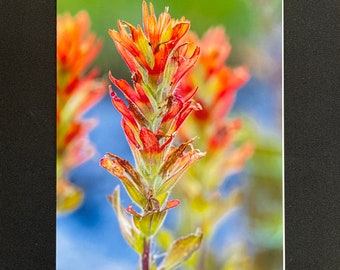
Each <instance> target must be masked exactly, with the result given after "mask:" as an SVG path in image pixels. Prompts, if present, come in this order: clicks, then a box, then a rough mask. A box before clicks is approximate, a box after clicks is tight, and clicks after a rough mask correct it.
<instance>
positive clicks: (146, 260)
mask: <svg viewBox="0 0 340 270" xmlns="http://www.w3.org/2000/svg"><path fill="white" fill-rule="evenodd" d="M150 244H151V239H150V238H148V237H145V238H144V250H143V254H142V258H141V260H142V270H149V267H150Z"/></svg>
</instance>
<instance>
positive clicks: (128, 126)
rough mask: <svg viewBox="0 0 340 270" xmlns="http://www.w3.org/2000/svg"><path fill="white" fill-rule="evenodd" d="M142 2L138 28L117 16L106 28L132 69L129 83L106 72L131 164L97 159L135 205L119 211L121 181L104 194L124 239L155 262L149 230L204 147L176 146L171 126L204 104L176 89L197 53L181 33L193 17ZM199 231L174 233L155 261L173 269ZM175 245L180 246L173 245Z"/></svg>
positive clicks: (145, 263)
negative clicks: (174, 14)
mask: <svg viewBox="0 0 340 270" xmlns="http://www.w3.org/2000/svg"><path fill="white" fill-rule="evenodd" d="M142 8H143V29H142V27H141V26H140V25H138V26H137V27H134V26H132V25H131V24H130V23H128V22H124V21H118V31H116V30H109V35H110V36H111V38H112V39H113V41H114V43H115V45H116V48H117V50H118V52H119V54H120V55H121V56H122V58H123V59H124V61H125V62H126V64H127V66H128V68H129V69H130V72H131V75H132V83H133V86H130V84H129V83H128V82H126V81H125V80H121V79H116V78H115V77H114V76H113V75H112V74H111V73H109V78H110V80H111V81H112V83H113V84H114V86H115V87H117V88H118V89H119V90H120V91H121V92H122V93H123V95H124V97H125V99H126V102H124V100H123V99H121V98H120V97H119V96H118V95H117V94H116V92H115V91H114V90H113V89H112V87H111V86H110V95H111V99H112V103H113V105H114V107H115V108H116V109H117V110H118V111H119V112H120V113H121V115H122V127H123V130H124V133H125V135H126V138H127V141H128V143H129V146H130V148H131V150H132V153H133V156H134V160H135V164H136V167H133V166H132V165H131V164H130V163H129V162H128V161H127V160H124V159H122V158H120V157H118V156H116V155H114V154H110V153H108V154H107V155H106V156H105V157H103V158H102V159H101V161H100V165H101V166H102V167H104V168H105V169H107V170H108V171H109V172H110V173H111V174H112V175H114V176H116V177H117V178H119V179H120V181H121V183H122V184H123V186H124V187H125V189H126V191H127V193H128V194H129V196H130V197H131V199H132V200H133V202H134V203H135V204H136V205H137V206H138V207H139V208H140V211H136V210H134V209H133V208H132V205H130V206H129V207H127V209H126V211H125V212H124V211H123V208H122V206H121V204H120V195H119V194H120V192H119V189H118V188H116V189H115V191H114V193H113V195H112V196H110V197H109V198H110V201H111V203H112V205H113V207H114V209H115V212H116V214H117V216H118V220H119V223H120V228H121V230H122V233H123V235H124V237H125V239H126V241H127V242H128V243H129V244H130V245H131V246H132V247H133V248H134V249H135V250H136V252H137V253H139V254H140V256H141V263H140V266H141V268H142V269H143V270H147V269H156V264H155V261H154V258H153V257H152V256H151V254H150V252H151V251H150V244H151V241H152V237H153V236H154V235H155V234H156V233H157V231H158V230H159V228H160V227H161V225H162V223H163V221H164V219H165V216H166V213H167V211H168V210H169V209H170V208H173V207H176V206H177V205H179V203H180V202H179V201H178V200H168V197H169V194H170V191H171V190H172V188H173V187H174V186H175V184H176V183H177V182H178V180H179V178H180V177H181V175H182V174H183V173H184V171H185V170H186V169H187V168H188V167H189V166H190V165H191V164H192V163H193V162H195V161H196V160H198V159H199V158H201V157H203V156H204V153H202V152H200V151H199V150H198V149H194V148H193V146H192V144H191V143H192V140H193V139H191V138H190V139H188V140H186V141H185V142H183V143H182V144H180V145H178V146H175V144H174V141H175V135H176V132H177V131H178V129H179V128H180V127H181V126H182V124H183V122H184V121H185V119H186V118H187V117H188V115H189V114H190V113H191V112H193V111H197V110H200V109H201V106H200V105H199V104H198V103H197V102H195V101H194V100H193V99H192V97H193V95H194V94H195V93H196V91H197V87H193V88H192V89H190V90H189V91H187V92H186V93H185V94H182V91H180V90H179V84H180V82H181V80H182V79H183V78H184V77H185V75H186V74H187V73H188V72H189V71H190V70H191V69H192V68H193V66H194V65H195V63H196V62H197V60H198V57H199V54H200V48H199V47H198V46H197V45H196V44H195V43H192V42H187V41H185V37H186V35H187V34H188V31H189V28H190V22H189V21H188V20H186V19H185V18H184V17H183V18H181V19H180V20H175V19H173V18H171V16H170V14H169V12H168V8H166V9H165V11H164V12H163V13H161V14H160V16H159V18H158V19H157V18H156V15H155V13H154V8H153V5H152V4H151V3H150V5H149V7H148V5H147V4H146V2H143V6H142ZM127 213H129V214H130V217H129V216H128V215H127ZM201 239H202V234H201V233H200V232H199V231H198V232H196V233H195V234H190V235H189V236H187V237H184V238H182V239H178V240H177V241H175V242H174V243H173V245H172V246H171V247H170V250H169V251H168V254H167V256H165V258H164V260H163V261H162V263H161V266H160V269H173V268H171V267H175V266H177V265H178V264H180V263H181V262H182V261H184V260H185V259H187V258H188V257H189V256H190V254H192V253H193V252H194V251H195V250H196V249H197V248H198V247H199V244H200V242H201ZM184 243H185V244H184ZM183 245H184V246H183ZM180 249H183V250H182V251H183V252H178V251H179V250H180ZM184 251H185V252H184Z"/></svg>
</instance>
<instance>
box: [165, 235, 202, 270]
mask: <svg viewBox="0 0 340 270" xmlns="http://www.w3.org/2000/svg"><path fill="white" fill-rule="evenodd" d="M202 237H203V234H202V232H201V231H200V230H197V231H196V233H192V234H189V235H188V236H185V237H181V238H179V239H177V240H176V241H175V242H173V243H172V245H171V247H170V249H169V251H168V252H167V254H166V256H165V258H164V260H163V261H162V263H161V266H160V268H159V269H160V270H171V269H176V268H177V267H178V266H179V265H181V264H182V263H183V262H184V261H186V260H187V259H189V258H190V256H191V255H192V254H193V253H194V252H195V251H196V250H197V249H198V248H199V247H200V244H201V241H202Z"/></svg>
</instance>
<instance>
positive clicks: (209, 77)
mask: <svg viewBox="0 0 340 270" xmlns="http://www.w3.org/2000/svg"><path fill="white" fill-rule="evenodd" d="M188 40H189V41H191V42H193V41H194V42H196V43H198V44H199V46H200V47H201V56H200V58H199V60H198V63H197V65H196V66H195V67H194V68H193V69H192V70H191V71H190V72H189V74H188V76H186V77H185V78H184V79H183V80H182V81H181V83H180V86H179V89H180V90H179V91H178V92H180V93H181V94H182V95H185V94H186V93H190V92H191V91H192V90H193V89H195V86H196V85H199V88H200V89H199V91H198V92H197V94H196V96H195V98H196V100H197V102H198V103H199V104H200V105H201V106H202V110H199V111H195V112H194V113H193V114H192V116H191V117H190V120H189V121H188V122H189V123H188V124H187V125H186V126H185V127H183V129H181V134H182V135H183V136H184V137H190V136H191V133H192V131H191V130H194V132H195V131H198V133H196V134H199V136H200V137H201V138H202V137H203V139H202V140H201V141H203V140H204V141H205V142H206V144H207V146H206V148H207V150H208V152H209V149H210V150H212V149H215V150H217V149H223V148H227V146H228V145H230V143H231V141H232V137H233V134H234V133H235V131H237V130H238V129H240V127H241V122H240V121H239V120H233V121H227V120H226V116H227V114H228V112H229V111H230V109H231V107H232V105H233V104H234V101H235V96H236V92H237V91H238V90H239V89H240V88H241V87H242V86H243V85H244V84H245V83H246V82H247V81H248V79H249V71H248V68H247V67H245V66H240V67H236V68H231V67H229V66H227V65H226V64H225V62H226V60H227V59H228V56H229V54H230V51H231V46H230V43H229V40H228V37H227V36H226V34H225V31H224V28H223V27H216V28H211V29H209V30H208V31H207V32H206V34H205V35H204V36H203V38H202V39H201V40H199V39H198V37H197V36H196V35H195V34H194V33H190V35H189V37H188ZM202 133H205V134H202Z"/></svg>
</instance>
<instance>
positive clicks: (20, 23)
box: [0, 0, 340, 270]
mask: <svg viewBox="0 0 340 270" xmlns="http://www.w3.org/2000/svg"><path fill="white" fill-rule="evenodd" d="M55 8H56V6H55V2H53V1H42V0H40V1H34V2H33V1H1V9H0V29H1V39H0V44H1V45H0V49H1V50H0V54H1V65H0V93H1V100H0V104H1V108H0V109H1V114H0V119H1V122H0V123H1V131H0V135H1V152H0V153H1V167H0V168H1V171H0V173H1V186H0V194H1V198H0V199H1V202H0V207H1V209H0V213H1V218H0V268H1V269H44V270H46V269H55V243H56V242H55V183H54V179H55V162H54V161H55V158H54V157H55V147H54V142H55V94H54V93H55V19H56V17H55V13H56V9H55ZM337 14H340V13H339V5H338V3H337V1H335V0H329V1H285V3H284V25H285V28H284V34H285V36H284V54H285V55H284V74H285V80H284V86H285V90H284V102H285V109H284V121H285V132H284V136H285V149H284V150H285V162H284V163H285V214H286V216H285V240H286V242H285V246H286V250H285V256H286V257H285V259H286V260H285V264H286V269H289V270H293V269H297V270H300V269H329V270H332V269H334V270H335V269H338V267H339V265H340V252H339V251H340V235H339V234H340V232H339V227H340V222H339V219H340V218H339V214H338V212H339V205H340V199H339V190H340V188H339V180H340V162H339V150H340V145H339V144H340V140H339V134H340V132H339V126H340V125H339V109H338V108H339V104H340V96H339V85H340V82H339V67H338V66H339V65H338V63H339V50H338V47H339V46H338V44H339V43H338V41H337V40H336V37H339V36H340V33H339V26H340V22H339V16H338V17H337V16H336V15H337Z"/></svg>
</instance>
